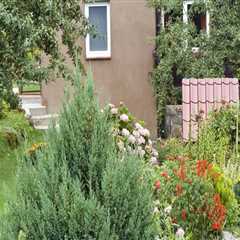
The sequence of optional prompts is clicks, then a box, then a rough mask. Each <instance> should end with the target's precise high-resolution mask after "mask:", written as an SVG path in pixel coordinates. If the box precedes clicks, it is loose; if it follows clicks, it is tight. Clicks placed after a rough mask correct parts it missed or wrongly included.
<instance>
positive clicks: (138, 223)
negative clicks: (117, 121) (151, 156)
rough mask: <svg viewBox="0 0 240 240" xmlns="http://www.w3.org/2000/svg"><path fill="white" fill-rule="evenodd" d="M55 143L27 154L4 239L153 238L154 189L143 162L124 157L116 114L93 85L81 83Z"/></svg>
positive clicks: (53, 133) (51, 138)
mask: <svg viewBox="0 0 240 240" xmlns="http://www.w3.org/2000/svg"><path fill="white" fill-rule="evenodd" d="M79 77H80V76H79V74H77V75H76V79H77V80H76V82H75V94H74V99H73V100H72V102H71V104H69V105H67V104H66V105H65V106H64V108H63V112H62V114H61V116H60V121H59V129H54V128H52V129H50V131H49V133H48V136H47V141H46V142H47V145H46V146H45V147H44V148H42V150H40V149H39V150H38V151H37V152H36V154H35V158H36V161H35V163H34V164H32V161H31V159H29V160H27V161H26V159H24V161H22V164H21V167H20V169H19V171H18V177H17V183H18V184H17V197H16V199H17V200H16V201H14V202H12V203H10V204H9V210H8V214H7V215H5V216H3V219H2V227H1V231H0V234H1V236H0V238H1V239H4V240H8V239H9V240H10V239H11V240H12V239H17V238H18V237H19V235H20V234H21V235H24V237H25V239H26V240H30V239H34V240H37V239H48V240H51V239H68V240H71V239H72V240H73V239H81V240H84V239H86V240H90V239H102V240H103V239H104V240H111V239H112V240H121V239H122V240H125V239H129V240H131V239H134V240H135V239H136V240H137V239H153V238H154V236H155V230H154V227H153V216H152V200H153V198H152V189H151V185H150V183H149V180H148V179H149V178H148V176H147V173H146V172H145V170H144V168H143V167H144V165H143V162H144V161H141V159H140V158H139V157H137V156H135V155H132V156H128V155H122V154H118V153H117V150H116V146H115V143H114V141H113V138H112V133H111V124H110V123H109V121H108V115H107V114H105V113H102V112H101V111H100V108H99V106H98V102H97V100H96V98H95V97H94V90H93V83H92V80H91V79H88V80H87V82H86V83H85V84H83V83H80V80H79Z"/></svg>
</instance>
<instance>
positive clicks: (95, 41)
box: [89, 6, 108, 51]
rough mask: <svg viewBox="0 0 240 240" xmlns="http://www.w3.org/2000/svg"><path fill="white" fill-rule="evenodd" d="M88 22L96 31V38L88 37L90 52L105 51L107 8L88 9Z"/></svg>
mask: <svg viewBox="0 0 240 240" xmlns="http://www.w3.org/2000/svg"><path fill="white" fill-rule="evenodd" d="M89 21H90V23H91V24H92V25H94V27H95V31H96V36H90V51H105V50H107V45H108V44H107V43H108V42H107V7H106V6H101V7H100V6H99V7H97V6H96V7H90V8H89Z"/></svg>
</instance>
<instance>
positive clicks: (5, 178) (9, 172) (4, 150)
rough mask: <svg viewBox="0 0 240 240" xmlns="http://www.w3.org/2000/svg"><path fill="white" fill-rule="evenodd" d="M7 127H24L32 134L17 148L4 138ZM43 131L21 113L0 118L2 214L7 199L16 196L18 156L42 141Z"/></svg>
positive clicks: (0, 203)
mask: <svg viewBox="0 0 240 240" xmlns="http://www.w3.org/2000/svg"><path fill="white" fill-rule="evenodd" d="M7 127H11V128H14V129H15V130H16V131H18V128H20V127H23V129H24V130H25V129H26V128H28V129H26V130H27V131H29V130H30V134H28V135H27V138H26V139H25V140H24V139H22V141H21V142H20V144H19V146H18V147H16V148H13V147H10V146H9V144H8V142H7V141H6V139H5V138H4V135H3V131H4V129H6V128H7ZM42 139H43V133H42V132H39V131H36V130H34V129H32V128H31V127H30V126H29V124H28V122H27V121H26V120H25V118H24V116H23V115H22V114H20V113H11V114H9V115H8V117H6V118H4V119H2V120H0V214H1V212H2V211H3V209H4V203H5V202H6V199H9V198H12V197H14V196H15V177H16V170H17V163H18V158H20V157H21V156H22V154H23V153H24V152H25V151H26V149H28V148H29V147H30V146H31V145H32V144H33V143H37V142H41V141H42Z"/></svg>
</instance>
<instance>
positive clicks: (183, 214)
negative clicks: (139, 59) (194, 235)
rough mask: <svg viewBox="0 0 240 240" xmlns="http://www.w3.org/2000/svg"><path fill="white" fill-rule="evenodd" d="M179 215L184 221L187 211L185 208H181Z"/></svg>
mask: <svg viewBox="0 0 240 240" xmlns="http://www.w3.org/2000/svg"><path fill="white" fill-rule="evenodd" d="M181 217H182V220H183V221H186V220H187V211H186V209H183V210H182V214H181Z"/></svg>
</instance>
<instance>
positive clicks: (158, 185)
mask: <svg viewBox="0 0 240 240" xmlns="http://www.w3.org/2000/svg"><path fill="white" fill-rule="evenodd" d="M154 186H155V189H156V190H158V189H160V187H161V182H160V181H159V180H157V181H156V182H155V183H154Z"/></svg>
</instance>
